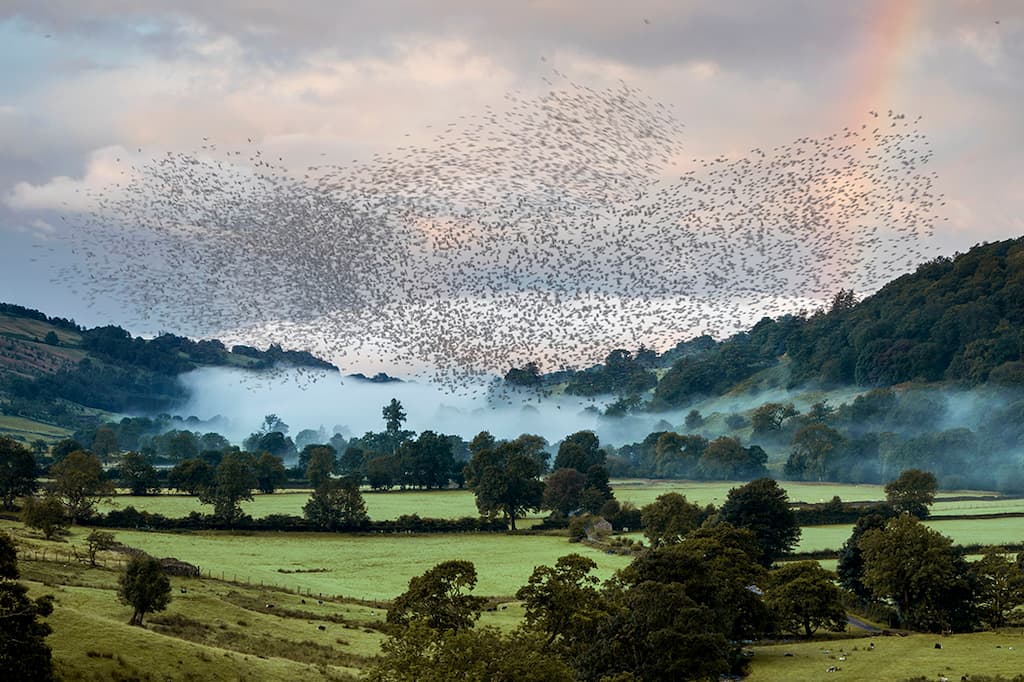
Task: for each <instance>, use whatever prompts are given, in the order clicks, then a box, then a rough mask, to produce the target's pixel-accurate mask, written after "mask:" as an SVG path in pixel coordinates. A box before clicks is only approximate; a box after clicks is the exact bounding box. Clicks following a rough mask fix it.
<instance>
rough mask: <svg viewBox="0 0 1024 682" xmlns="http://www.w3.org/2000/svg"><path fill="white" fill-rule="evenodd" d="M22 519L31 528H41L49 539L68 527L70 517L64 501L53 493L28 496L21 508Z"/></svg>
mask: <svg viewBox="0 0 1024 682" xmlns="http://www.w3.org/2000/svg"><path fill="white" fill-rule="evenodd" d="M21 520H22V522H23V523H24V524H25V525H26V526H28V527H29V528H35V529H36V530H41V531H42V532H43V535H44V536H45V537H46V539H47V540H52V539H53V537H54V536H55V535H56V534H57V533H59V532H60V531H61V530H62V529H64V528H67V527H68V525H69V523H70V519H69V518H68V515H67V513H66V512H65V511H64V503H63V502H61V501H60V500H59V499H57V498H56V497H54V496H53V495H50V494H47V495H43V496H42V497H26V498H25V506H24V507H23V508H22V510H21Z"/></svg>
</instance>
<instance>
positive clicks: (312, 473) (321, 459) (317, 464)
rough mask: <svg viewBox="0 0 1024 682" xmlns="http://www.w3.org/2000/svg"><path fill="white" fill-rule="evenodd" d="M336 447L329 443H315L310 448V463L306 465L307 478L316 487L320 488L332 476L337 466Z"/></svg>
mask: <svg viewBox="0 0 1024 682" xmlns="http://www.w3.org/2000/svg"><path fill="white" fill-rule="evenodd" d="M334 456H335V452H334V448H332V447H330V446H328V445H314V446H313V447H311V448H309V464H307V465H306V478H307V479H308V480H309V484H310V485H311V486H313V487H314V488H319V487H320V486H321V484H323V482H324V481H326V480H327V479H328V478H330V477H331V472H332V471H334V466H335V459H334Z"/></svg>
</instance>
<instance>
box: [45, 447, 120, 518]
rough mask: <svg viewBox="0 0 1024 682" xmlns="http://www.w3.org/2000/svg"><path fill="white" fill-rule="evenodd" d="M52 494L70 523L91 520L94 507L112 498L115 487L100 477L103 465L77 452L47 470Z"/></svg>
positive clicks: (94, 458)
mask: <svg viewBox="0 0 1024 682" xmlns="http://www.w3.org/2000/svg"><path fill="white" fill-rule="evenodd" d="M50 476H51V477H52V478H53V492H54V494H55V495H57V497H59V498H60V499H61V501H62V502H63V503H64V508H65V510H66V511H67V515H68V518H70V519H71V522H72V523H76V522H77V521H78V520H79V519H82V518H86V517H88V516H91V515H92V513H93V511H94V510H95V508H96V503H97V502H98V501H99V500H100V499H101V498H103V497H106V496H108V495H111V494H113V492H114V484H113V483H111V482H110V481H108V480H107V479H106V478H104V476H103V465H102V464H100V461H99V460H98V459H96V456H95V455H92V454H90V453H88V452H85V451H83V450H76V451H75V452H72V453H71V454H70V455H68V456H67V457H65V458H64V459H63V460H61V461H60V462H58V463H57V464H54V465H53V466H52V467H50Z"/></svg>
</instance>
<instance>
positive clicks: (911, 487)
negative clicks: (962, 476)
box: [885, 469, 938, 519]
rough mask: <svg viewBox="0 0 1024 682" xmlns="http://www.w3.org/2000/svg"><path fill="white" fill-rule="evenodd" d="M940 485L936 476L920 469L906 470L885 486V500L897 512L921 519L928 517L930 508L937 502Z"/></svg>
mask: <svg viewBox="0 0 1024 682" xmlns="http://www.w3.org/2000/svg"><path fill="white" fill-rule="evenodd" d="M937 489H938V484H937V482H936V480H935V474H933V473H931V472H930V471H921V470H920V469H906V470H904V471H902V472H900V475H899V478H897V479H896V480H895V481H889V482H888V483H886V484H885V499H886V500H887V501H888V502H889V504H890V505H891V506H892V508H893V509H895V510H896V511H897V512H907V513H908V514H911V515H913V516H916V517H917V518H919V519H923V518H925V517H926V516H928V507H930V506H931V505H932V503H933V502H935V492H936V490H937Z"/></svg>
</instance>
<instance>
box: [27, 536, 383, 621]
mask: <svg viewBox="0 0 1024 682" xmlns="http://www.w3.org/2000/svg"><path fill="white" fill-rule="evenodd" d="M18 559H19V560H20V561H26V560H28V561H49V562H53V563H63V564H85V565H88V564H89V555H88V554H87V553H85V552H81V551H78V550H77V549H75V548H73V547H72V548H70V549H61V548H56V547H45V548H34V547H33V548H23V549H19V550H18ZM128 561H129V559H128V558H125V559H121V558H117V557H109V556H97V557H96V564H95V565H96V566H98V567H102V568H107V569H111V570H114V571H121V570H124V568H125V566H127V565H128ZM187 577H191V578H193V579H196V580H199V579H206V580H218V581H220V582H225V583H228V584H231V585H239V586H243V585H244V586H246V587H265V588H267V589H272V590H276V591H278V592H287V593H289V594H295V595H299V596H304V597H315V598H317V599H348V600H351V599H352V598H351V597H344V596H342V595H325V594H324V593H322V592H317V593H314V592H313V590H312V588H309V587H302V586H298V587H293V586H290V585H282V584H280V583H275V582H272V581H269V580H252V579H251V578H250V576H241V577H240V576H239V575H238V574H237V573H229V572H226V571H207V570H203V569H200V570H199V575H198V576H187ZM355 601H359V602H361V603H367V604H371V605H374V606H381V607H382V608H383V607H385V606H386V604H383V603H382V602H377V601H374V600H364V599H356V600H355Z"/></svg>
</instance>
